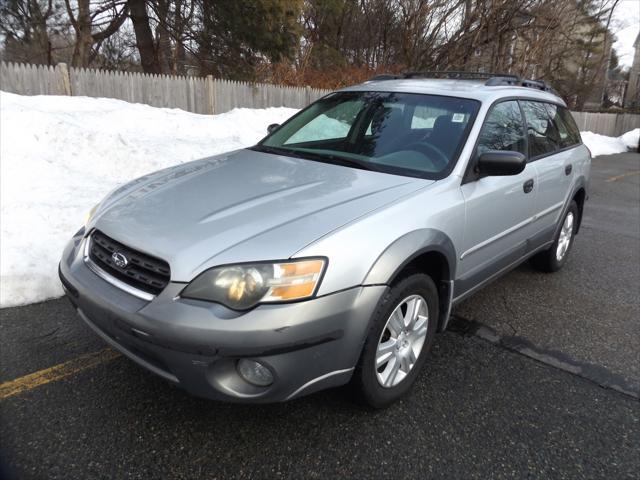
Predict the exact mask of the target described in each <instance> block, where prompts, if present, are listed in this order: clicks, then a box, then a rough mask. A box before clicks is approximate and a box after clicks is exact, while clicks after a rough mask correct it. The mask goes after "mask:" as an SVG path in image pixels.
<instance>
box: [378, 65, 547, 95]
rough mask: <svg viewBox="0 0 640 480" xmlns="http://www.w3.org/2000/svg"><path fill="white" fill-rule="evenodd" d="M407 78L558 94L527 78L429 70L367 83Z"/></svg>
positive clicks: (540, 81) (381, 78)
mask: <svg viewBox="0 0 640 480" xmlns="http://www.w3.org/2000/svg"><path fill="white" fill-rule="evenodd" d="M409 78H447V79H450V80H486V81H485V83H484V84H485V85H486V86H488V87H499V86H512V87H527V88H535V89H537V90H542V91H544V92H551V93H553V94H555V95H557V94H558V93H557V92H556V91H555V90H554V89H553V88H551V86H550V85H549V84H548V83H546V82H544V81H543V80H532V79H528V78H520V77H519V76H517V75H513V74H511V73H490V72H459V71H451V70H442V71H440V70H429V71H417V72H404V73H400V74H392V73H382V74H379V75H376V76H374V77H372V78H370V79H369V80H368V81H370V82H376V81H383V80H400V79H409Z"/></svg>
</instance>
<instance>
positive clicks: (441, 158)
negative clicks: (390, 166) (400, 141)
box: [402, 142, 449, 170]
mask: <svg viewBox="0 0 640 480" xmlns="http://www.w3.org/2000/svg"><path fill="white" fill-rule="evenodd" d="M402 150H414V151H416V152H420V153H422V154H424V155H425V156H426V157H428V158H429V160H430V161H431V163H433V164H434V166H436V167H437V168H439V169H440V170H444V169H445V168H447V165H449V157H447V155H446V154H445V153H444V152H443V151H442V150H440V149H439V148H438V147H436V146H435V145H432V144H430V143H422V142H413V143H410V144H409V145H407V146H406V147H403V148H402ZM433 153H435V154H436V158H432V155H431V154H433Z"/></svg>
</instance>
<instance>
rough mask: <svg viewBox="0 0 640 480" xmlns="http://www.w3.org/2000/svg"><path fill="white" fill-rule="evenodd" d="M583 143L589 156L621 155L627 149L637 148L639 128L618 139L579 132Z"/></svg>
mask: <svg viewBox="0 0 640 480" xmlns="http://www.w3.org/2000/svg"><path fill="white" fill-rule="evenodd" d="M580 135H581V136H582V141H583V143H584V144H585V145H586V146H587V147H588V148H589V150H590V151H591V155H592V156H594V157H597V156H598V155H613V154H614V153H623V152H626V151H627V150H628V149H631V148H633V149H635V148H638V138H639V137H640V128H636V129H635V130H631V131H630V132H627V133H625V134H624V135H621V136H619V137H617V138H616V137H607V136H606V135H600V134H598V133H593V132H580Z"/></svg>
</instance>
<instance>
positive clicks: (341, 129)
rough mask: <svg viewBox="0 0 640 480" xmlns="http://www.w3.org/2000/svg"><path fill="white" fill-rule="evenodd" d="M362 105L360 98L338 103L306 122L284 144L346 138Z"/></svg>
mask: <svg viewBox="0 0 640 480" xmlns="http://www.w3.org/2000/svg"><path fill="white" fill-rule="evenodd" d="M363 105H364V104H363V102H362V101H361V100H356V101H351V102H341V103H339V104H338V105H336V106H335V107H333V108H330V109H328V110H327V111H326V112H324V113H322V114H321V115H318V116H317V117H316V118H314V119H313V120H311V121H310V122H309V123H307V124H306V125H305V126H304V127H302V128H301V129H300V130H298V131H297V132H296V133H294V134H293V135H292V136H291V137H290V138H289V139H288V140H287V141H286V142H284V145H290V144H294V143H305V142H317V141H322V140H339V139H344V138H346V137H347V135H348V134H349V130H350V129H351V125H353V121H354V119H355V118H356V115H358V112H360V110H361V109H362V107H363Z"/></svg>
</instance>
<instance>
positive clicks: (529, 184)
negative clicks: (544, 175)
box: [522, 178, 533, 193]
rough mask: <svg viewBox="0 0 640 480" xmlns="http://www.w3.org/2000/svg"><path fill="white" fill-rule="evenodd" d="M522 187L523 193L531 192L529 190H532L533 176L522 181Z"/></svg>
mask: <svg viewBox="0 0 640 480" xmlns="http://www.w3.org/2000/svg"><path fill="white" fill-rule="evenodd" d="M522 189H523V190H524V193H529V192H531V190H533V178H531V179H529V180H527V181H526V182H524V184H523V185H522Z"/></svg>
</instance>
